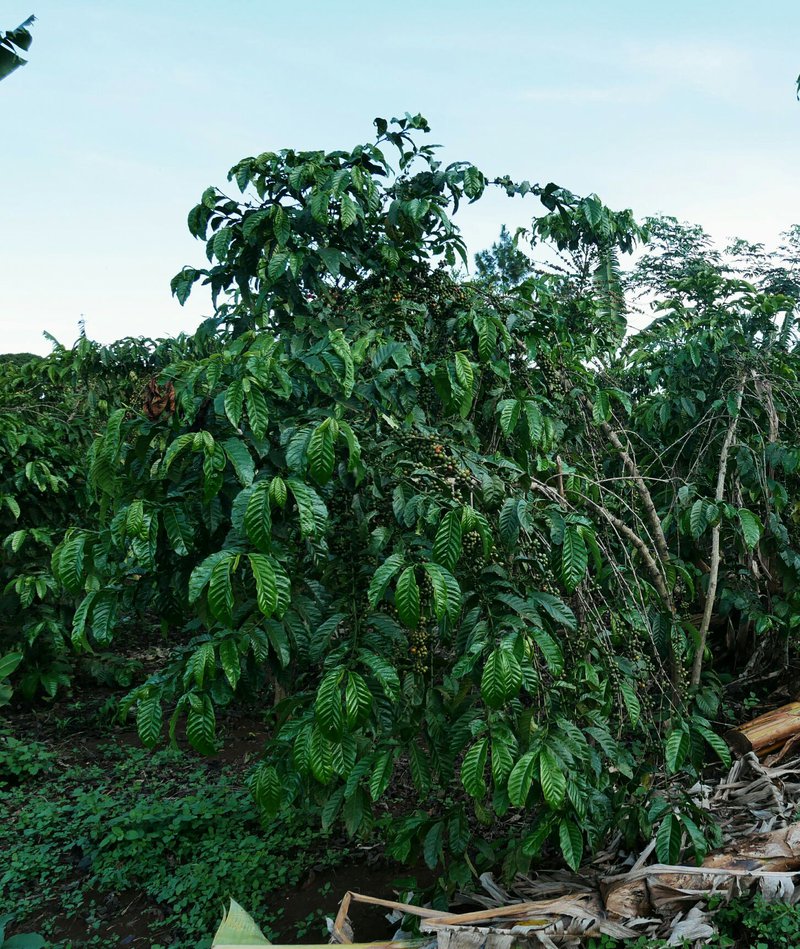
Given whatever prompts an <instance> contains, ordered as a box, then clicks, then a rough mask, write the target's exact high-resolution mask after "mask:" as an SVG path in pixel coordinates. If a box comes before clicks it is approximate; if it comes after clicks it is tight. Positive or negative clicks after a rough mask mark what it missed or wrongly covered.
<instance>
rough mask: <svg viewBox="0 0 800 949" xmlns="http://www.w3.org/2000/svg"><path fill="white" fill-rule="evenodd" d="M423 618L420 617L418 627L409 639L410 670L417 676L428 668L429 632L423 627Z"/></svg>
mask: <svg viewBox="0 0 800 949" xmlns="http://www.w3.org/2000/svg"><path fill="white" fill-rule="evenodd" d="M424 619H425V617H420V626H419V628H418V629H415V630H413V631H412V633H411V635H410V637H409V639H410V641H411V648H410V649H409V652H410V654H411V668H412V670H413V671H414V672H416V673H417V675H422V674H423V673H424V672H425V671H426V670H427V668H428V659H429V657H430V649H429V644H430V639H431V637H430V632H429V631H428V629H427V628H426V627H425V626H423V625H422V624H423V622H424Z"/></svg>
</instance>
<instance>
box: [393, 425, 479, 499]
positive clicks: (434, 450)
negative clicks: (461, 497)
mask: <svg viewBox="0 0 800 949" xmlns="http://www.w3.org/2000/svg"><path fill="white" fill-rule="evenodd" d="M397 441H398V443H399V444H400V445H401V446H402V447H404V448H406V449H407V450H408V451H409V454H411V455H413V457H414V460H415V461H416V462H417V466H418V467H419V468H420V469H421V470H422V471H425V472H429V473H430V474H436V475H438V476H439V477H441V478H447V479H449V480H451V481H452V482H453V486H454V487H455V488H458V489H461V490H462V491H464V492H469V491H470V490H471V489H472V487H473V485H474V483H475V479H474V478H473V476H472V474H471V472H470V470H469V468H464V467H461V466H460V465H458V463H457V462H456V459H455V458H454V457H453V455H452V454H451V453H450V451H449V450H448V449H447V447H446V446H445V445H444V444H443V443H442V442H441V441H440V439H439V438H438V437H437V436H436V435H432V434H422V433H420V432H400V433H399V434H398V435H397Z"/></svg>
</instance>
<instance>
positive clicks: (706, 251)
mask: <svg viewBox="0 0 800 949" xmlns="http://www.w3.org/2000/svg"><path fill="white" fill-rule="evenodd" d="M376 131H377V134H376V137H375V140H374V141H371V142H368V143H365V144H361V145H359V146H357V147H356V148H354V149H352V150H342V151H334V152H323V151H315V152H299V151H295V150H291V149H287V150H284V151H281V152H277V153H273V152H267V153H264V154H262V155H259V156H254V157H251V158H246V159H244V160H242V161H241V162H239V163H238V164H237V165H236V166H234V168H233V169H232V170H231V173H230V176H229V181H230V183H231V187H230V189H228V190H226V191H223V190H221V189H218V188H213V187H212V188H209V189H208V190H207V191H206V192H205V193H204V194H203V195H202V197H201V200H200V203H199V204H198V205H197V206H196V207H195V208H193V209H192V210H191V212H190V214H189V222H188V223H189V228H190V230H191V232H192V233H193V234H194V235H195V236H196V237H197V238H198V239H201V240H203V241H205V243H206V255H207V264H206V265H204V266H198V267H185V268H184V269H183V270H181V271H180V273H178V274H177V275H176V277H175V279H174V280H173V292H174V293H175V294H176V296H177V297H178V299H179V300H181V302H183V301H185V300H186V299H187V297H188V295H189V294H190V293H193V292H194V293H196V292H198V288H199V287H202V286H207V287H209V289H210V292H211V298H212V302H213V305H214V308H215V312H214V316H213V317H211V318H210V319H209V320H207V321H206V322H205V323H204V324H203V325H202V326H201V327H200V328H199V330H198V331H197V333H196V334H194V335H192V336H187V337H181V338H179V339H177V340H173V341H161V342H156V343H151V342H148V341H122V342H121V343H119V344H116V345H115V346H114V347H110V348H103V347H97V346H95V345H94V344H92V343H90V342H89V341H88V340H85V339H82V340H80V341H79V343H78V344H77V346H76V347H75V348H74V349H72V350H66V349H64V348H62V347H57V348H56V349H55V351H54V353H53V355H52V356H51V357H48V358H47V359H42V360H23V361H21V363H20V362H19V361H7V362H6V363H4V364H3V367H2V370H1V371H2V372H3V373H4V375H3V386H2V389H3V405H2V407H0V412H1V413H2V414H3V418H4V419H7V420H8V425H5V426H4V427H3V428H2V431H1V432H0V453H2V454H0V457H2V460H3V464H2V468H0V472H1V473H0V518H1V519H2V523H1V524H0V526H2V530H3V532H4V537H5V539H4V542H3V547H2V559H0V577H2V583H3V594H2V596H3V600H2V603H0V608H2V614H0V689H1V690H2V691H0V702H2V701H5V702H12V703H13V709H17V708H21V707H22V703H24V702H25V701H37V700H38V701H42V700H47V699H49V700H52V699H53V697H54V696H56V697H57V696H60V695H61V694H63V693H64V692H66V691H67V690H69V689H72V690H73V694H78V693H80V691H81V690H83V689H86V688H91V686H89V685H87V683H88V682H96V683H103V684H104V685H105V686H109V685H114V687H116V686H119V685H123V686H125V687H126V688H128V691H127V694H126V695H125V697H124V698H123V699H122V701H121V702H119V704H118V706H117V705H116V704H115V701H114V700H113V698H112V700H111V705H110V711H114V710H116V712H117V714H118V717H119V718H120V719H121V720H122V721H123V722H125V721H128V720H130V721H135V725H136V728H137V731H138V736H139V738H140V740H141V743H142V744H143V745H144V746H145V747H146V748H158V749H163V748H164V746H166V745H168V744H169V743H170V742H173V743H178V742H181V743H183V742H184V741H185V742H187V743H188V745H189V746H190V747H191V748H192V749H194V751H196V752H199V753H201V754H213V753H214V752H215V751H217V750H218V745H219V744H220V741H221V737H220V734H219V733H218V729H217V722H218V721H219V720H220V718H221V717H224V716H225V715H227V714H228V713H229V712H230V711H231V710H233V709H236V708H237V707H239V706H241V705H242V704H243V703H244V704H248V705H253V704H255V705H257V706H258V707H259V708H260V709H261V710H262V711H263V721H262V723H261V728H262V729H263V738H264V747H263V754H262V755H261V759H260V761H259V763H258V764H256V765H255V767H253V769H252V771H251V772H250V774H249V777H248V784H249V790H250V794H251V795H252V806H253V807H254V808H257V809H258V811H260V813H261V815H262V816H263V818H265V819H266V820H267V821H270V822H274V826H285V827H288V828H291V827H292V826H294V825H293V824H292V821H296V820H298V819H299V820H301V822H302V820H303V817H302V815H304V814H305V815H313V818H314V820H315V821H318V822H319V826H320V827H321V828H322V831H323V833H339V832H340V829H341V828H343V829H344V832H346V833H347V834H348V835H349V836H350V837H351V838H353V839H355V840H357V841H358V840H361V841H370V840H373V839H374V835H375V834H376V832H377V830H380V831H381V833H383V832H385V833H386V834H387V835H388V840H387V851H386V852H387V854H388V855H389V856H390V857H391V858H393V859H395V860H398V861H406V862H408V863H410V864H411V865H413V866H415V867H418V866H426V867H427V868H428V869H429V871H431V872H432V873H433V874H434V875H435V878H436V890H435V894H436V898H437V899H438V900H439V901H440V902H446V900H447V898H448V896H449V895H451V894H452V893H453V892H454V891H455V890H456V889H457V888H458V887H459V886H463V885H464V884H466V883H467V882H468V881H469V880H470V879H471V878H472V877H473V875H474V874H475V873H479V872H481V871H483V870H485V869H489V868H491V869H493V870H494V871H495V872H498V873H503V874H506V875H509V876H510V875H512V874H513V873H514V872H516V871H519V870H523V871H524V870H526V869H528V868H529V867H530V866H531V862H532V861H535V860H536V859H537V858H538V857H539V855H540V854H541V853H542V851H543V848H546V850H545V852H546V853H548V854H550V855H551V856H549V857H548V859H550V860H552V859H554V857H553V856H552V854H556V855H557V859H560V860H563V861H564V862H565V863H566V864H567V865H569V866H571V867H573V868H576V867H578V866H579V865H580V863H581V860H582V859H583V857H584V855H585V854H587V853H588V852H590V851H592V850H594V849H597V848H599V847H600V846H601V845H602V844H603V842H604V841H606V840H607V839H608V837H609V835H610V834H612V833H613V832H614V831H615V830H621V831H622V832H623V834H624V838H625V843H626V845H627V846H630V847H633V846H635V845H636V844H637V843H639V842H640V841H642V840H646V839H648V838H649V837H650V836H651V835H653V834H655V837H656V843H657V854H658V857H659V859H660V860H662V861H664V862H670V861H671V862H674V861H676V860H678V859H680V858H682V859H688V860H691V859H696V858H697V859H700V858H702V856H703V855H704V854H705V852H706V851H707V849H708V847H709V845H711V844H713V843H714V842H715V840H716V839H717V835H718V829H717V828H716V827H715V826H714V825H713V823H710V822H709V821H708V820H707V815H706V814H705V813H704V812H702V811H701V810H700V809H699V808H697V807H696V806H695V805H694V804H693V803H692V801H691V798H690V797H689V796H688V794H687V791H688V788H689V787H691V785H692V784H693V783H694V782H695V781H696V780H697V778H698V776H699V775H701V774H702V773H703V771H704V769H706V768H708V767H710V766H713V764H714V763H715V762H718V763H719V762H722V763H724V762H727V760H728V752H727V748H726V746H725V744H724V742H723V741H722V739H721V738H720V726H722V725H724V719H725V708H724V705H723V699H724V700H725V703H727V704H728V705H729V704H730V702H731V701H732V700H735V699H736V698H737V697H744V696H746V695H747V694H749V692H750V691H751V689H752V687H753V685H754V683H755V685H756V686H757V685H758V683H759V681H762V680H761V679H760V678H759V677H761V676H764V675H766V674H769V675H770V676H771V679H770V680H769V681H770V682H772V683H773V684H776V680H777V679H779V678H780V676H781V675H784V676H785V677H787V678H788V676H789V674H790V670H791V667H792V662H793V661H794V657H795V653H796V632H795V631H796V629H797V626H798V622H800V620H799V619H798V613H797V603H796V597H797V592H796V591H797V580H798V569H800V558H799V556H798V546H797V542H798V529H797V524H798V516H797V502H796V500H795V496H796V487H797V468H798V462H800V449H799V448H798V438H797V422H796V419H797V417H798V413H797V412H796V403H797V395H798V384H797V351H796V348H797V334H796V329H795V322H794V319H795V316H794V314H795V308H796V303H797V297H798V259H800V258H799V257H798V239H800V235H798V232H797V231H790V232H789V233H788V234H787V237H786V241H785V244H784V245H783V246H782V247H781V248H779V249H778V250H777V251H775V252H774V253H772V252H767V251H766V250H765V249H764V248H763V247H761V246H759V245H750V244H747V243H745V242H742V241H739V242H736V243H735V244H734V245H732V246H731V247H730V248H728V249H727V250H726V251H725V252H724V253H723V252H720V251H718V250H716V249H715V248H714V247H713V245H712V244H711V242H710V241H709V239H708V238H707V236H706V235H705V234H704V233H703V232H702V231H701V230H700V229H699V228H695V227H690V226H687V225H682V224H680V223H679V222H677V221H674V220H672V219H668V218H663V219H657V220H653V221H648V222H642V223H641V224H639V223H637V222H636V221H635V220H634V217H633V215H632V214H631V212H629V211H621V212H620V211H612V210H610V209H609V208H607V207H605V206H604V205H603V204H602V202H601V201H600V200H599V199H598V198H597V197H596V196H594V195H591V196H588V197H583V198H581V197H579V196H576V195H574V194H572V193H570V192H569V191H567V190H566V189H564V188H561V187H558V186H556V185H554V184H546V185H537V184H531V183H529V182H527V181H524V182H514V181H511V180H510V179H508V178H505V177H494V178H491V177H489V176H487V175H485V174H484V173H483V172H482V171H480V170H479V169H477V168H476V167H475V166H474V165H472V164H470V163H469V162H457V163H455V164H451V165H448V166H444V165H442V164H441V163H440V162H439V161H438V159H437V152H436V151H435V149H434V148H433V147H432V146H431V145H429V144H427V139H426V135H427V134H428V131H429V130H428V127H427V123H426V121H425V120H424V118H422V117H421V116H411V115H406V116H405V117H403V118H400V119H395V120H392V121H391V122H387V121H385V120H382V119H378V120H376ZM489 188H499V189H502V190H503V191H505V192H506V193H507V194H508V195H509V197H510V198H511V199H513V200H516V201H520V200H526V201H530V202H531V207H532V209H533V210H532V212H531V213H532V222H531V226H530V228H529V229H528V230H527V231H526V232H524V233H520V234H517V235H516V236H512V235H510V234H509V233H508V232H503V233H502V234H501V238H500V240H499V241H498V244H497V245H495V247H494V248H493V249H491V250H489V251H487V252H485V253H483V254H481V255H480V256H479V259H478V261H477V264H476V269H475V275H474V276H471V275H470V274H469V273H467V272H466V271H465V269H464V267H465V264H466V263H467V262H468V256H467V252H466V248H465V246H464V243H463V241H462V239H461V237H460V235H459V232H458V229H457V227H456V224H455V223H454V220H453V218H454V215H456V214H457V212H458V208H459V206H460V205H461V204H462V203H463V202H465V201H477V200H480V198H481V196H482V195H483V194H484V193H485V191H486V190H487V189H489ZM228 191H230V192H232V193H233V194H235V196H231V194H229V193H228ZM534 202H535V205H534ZM635 248H637V249H638V254H637V258H636V262H635V265H631V264H630V263H627V264H626V255H628V254H629V253H630V252H631V251H633V250H634V249H635ZM523 250H524V251H525V252H524V253H523ZM637 305H639V306H646V307H649V308H652V309H653V315H654V318H653V320H652V322H651V323H650V325H649V326H648V328H647V329H646V330H645V331H643V332H640V333H636V334H628V333H627V312H628V310H629V308H630V307H632V306H637ZM142 637H144V638H145V639H146V640H147V641H148V642H149V643H151V644H152V643H154V642H157V643H158V648H157V649H150V650H149V652H148V657H149V658H148V659H147V661H146V662H141V661H139V660H136V659H132V658H131V651H130V644H131V643H132V642H136V641H138V640H139V639H141V638H142ZM137 663H138V664H137ZM12 690H13V691H12ZM7 747H13V746H12V745H9V746H7ZM161 753H162V752H160V751H157V752H154V755H155V757H154V758H153V759H152V760H153V761H154V762H158V761H161V760H162V759H161V758H160V757H158V755H159V754H161ZM35 759H36V756H35V754H34V756H33V759H32V760H31V762H30V767H35ZM136 760H137V762H140V761H141V760H142V759H136ZM25 766H27V765H25ZM216 800H217V799H216V798H214V797H213V795H212V797H211V798H210V799H209V801H211V802H212V803H213V801H216ZM235 800H236V802H237V803H236V807H237V808H244V807H245V803H244V798H241V797H239V796H237V797H236V798H235ZM389 800H391V819H390V820H385V818H386V813H387V811H386V806H387V801H389ZM92 806H94V805H92ZM209 806H210V805H209ZM203 807H204V808H205V802H204V803H203ZM212 810H213V807H212ZM82 813H83V812H82ZM203 813H204V814H205V813H209V812H208V811H206V810H204V811H203ZM225 813H228V812H227V811H224V808H223V814H222V816H221V817H220V826H223V825H225V820H226V818H225ZM253 813H254V815H255V813H256V812H255V810H254V812H253ZM298 815H300V816H299V817H298ZM151 816H152V815H149V813H148V814H144V813H143V814H142V821H143V822H146V821H147V820H150V818H151ZM249 819H252V820H255V816H253V817H252V818H249ZM197 820H198V821H200V820H201V818H200V817H197ZM283 822H288V823H285V824H284V823H283ZM382 822H383V823H382ZM225 826H227V825H225ZM268 826H270V827H272V826H273V824H272V823H270V824H269V825H268ZM512 828H513V830H512ZM126 839H127V838H126ZM131 846H132V847H134V849H135V841H134V842H133V843H132V844H131ZM134 856H135V855H134V854H133V852H131V853H130V854H128V855H127V856H125V857H124V861H126V862H127V861H130V860H133V859H134ZM120 859H122V858H120ZM126 872H129V870H128V871H126ZM34 876H35V873H34V874H33V875H32V876H31V877H30V879H31V880H32V879H33V878H34ZM108 882H109V881H107V880H104V881H103V884H104V885H105V884H106V883H108ZM142 885H144V883H142ZM231 895H234V896H236V898H237V899H238V900H240V901H241V902H242V903H243V904H244V903H246V894H243V893H233V894H231ZM19 898H22V897H21V895H20V897H19ZM203 905H205V904H203ZM250 908H252V907H250ZM204 918H205V917H204ZM198 922H199V917H198ZM192 925H194V923H193V924H192Z"/></svg>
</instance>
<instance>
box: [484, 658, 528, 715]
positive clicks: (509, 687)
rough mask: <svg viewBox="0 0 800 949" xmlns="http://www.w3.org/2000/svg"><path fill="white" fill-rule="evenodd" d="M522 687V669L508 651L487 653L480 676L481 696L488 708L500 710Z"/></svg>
mask: <svg viewBox="0 0 800 949" xmlns="http://www.w3.org/2000/svg"><path fill="white" fill-rule="evenodd" d="M521 686H522V667H521V666H520V664H519V661H518V660H517V658H516V656H515V655H514V653H513V652H512V651H511V650H510V649H506V648H504V647H503V646H499V647H498V648H496V649H493V650H492V651H491V653H489V656H488V658H487V659H486V664H485V665H484V667H483V675H482V676H481V696H482V698H483V701H484V702H485V703H486V704H487V705H488V706H489V708H502V707H503V706H504V705H505V704H506V703H507V702H508V701H509V700H510V699H512V698H514V696H516V694H517V693H518V692H519V690H520V687H521Z"/></svg>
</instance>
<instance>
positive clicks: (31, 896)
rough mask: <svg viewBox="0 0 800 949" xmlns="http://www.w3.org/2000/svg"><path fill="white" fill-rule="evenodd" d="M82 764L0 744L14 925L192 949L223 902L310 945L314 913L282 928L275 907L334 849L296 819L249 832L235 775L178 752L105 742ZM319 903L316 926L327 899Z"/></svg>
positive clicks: (0, 886) (330, 862) (3, 831)
mask: <svg viewBox="0 0 800 949" xmlns="http://www.w3.org/2000/svg"><path fill="white" fill-rule="evenodd" d="M94 757H95V758H96V763H92V762H90V761H80V762H78V761H76V762H72V763H70V762H67V763H64V762H63V761H62V760H59V756H57V755H56V754H54V753H53V751H51V750H48V748H47V746H46V745H44V744H41V743H37V742H28V743H17V742H16V741H15V740H14V739H13V738H12V737H11V736H9V735H7V734H3V735H0V810H2V813H3V814H4V820H3V821H2V823H1V824H0V852H2V854H3V860H2V867H0V904H2V905H3V906H7V907H13V909H14V916H15V917H16V919H18V920H20V921H31V920H32V921H34V922H35V925H36V928H37V930H38V931H39V932H41V933H43V934H44V935H45V936H47V937H48V939H49V940H51V941H52V942H51V944H53V945H59V946H65V947H66V946H84V945H86V946H107V945H109V944H110V940H111V939H113V938H114V937H115V936H116V938H117V939H121V938H124V937H125V936H126V935H127V936H133V937H134V938H135V939H136V942H135V943H134V945H148V946H154V947H155V946H159V945H164V946H166V945H169V946H176V947H177V946H185V947H199V946H203V945H205V946H208V945H210V942H211V934H212V933H213V932H214V930H215V928H216V926H217V924H218V922H219V918H220V914H221V909H222V907H223V905H224V903H225V901H226V900H227V899H228V898H229V897H230V896H231V895H236V897H237V898H238V899H241V901H242V902H243V903H245V904H246V905H247V906H248V907H250V908H252V911H253V912H254V913H255V914H256V915H257V917H258V919H259V922H260V923H261V925H262V928H263V929H264V931H265V932H266V933H267V934H270V933H273V934H274V932H277V931H281V932H284V933H285V935H286V937H287V938H289V939H298V938H302V937H306V938H308V937H311V938H312V939H316V940H319V939H321V938H322V936H323V933H324V932H325V928H324V919H323V918H322V917H321V914H320V911H319V910H315V911H312V912H311V913H309V914H306V915H305V916H304V918H302V919H301V920H298V922H297V924H296V925H292V926H286V925H285V924H284V921H283V920H282V918H281V915H282V913H283V902H284V900H285V897H286V895H287V894H289V893H292V894H295V893H296V891H297V887H298V884H300V883H302V882H303V881H305V880H306V879H307V878H308V877H309V873H310V871H311V869H312V868H314V871H315V872H316V873H318V874H319V876H320V879H321V881H322V880H324V879H325V876H326V873H327V872H328V871H329V870H330V869H331V868H334V867H337V866H340V865H342V864H343V863H344V864H346V863H347V862H348V860H349V859H350V855H349V852H348V847H347V845H346V844H344V843H343V842H342V841H341V840H340V839H335V838H332V837H331V835H330V834H322V833H320V831H319V828H318V826H315V823H314V822H313V821H309V820H308V819H307V818H306V817H302V816H301V815H299V814H298V815H296V817H293V818H290V819H289V820H286V821H282V822H280V823H277V822H267V823H264V822H262V821H260V820H259V818H258V814H257V812H256V811H254V809H253V806H252V799H251V797H250V795H249V793H248V791H247V789H246V786H245V782H244V781H243V779H242V775H241V773H239V774H232V775H231V774H226V773H224V771H223V770H222V769H220V768H216V769H209V768H208V767H207V766H205V765H203V764H202V763H198V761H197V759H196V758H195V759H194V760H190V759H187V757H186V756H185V755H184V754H182V753H181V752H178V751H170V750H162V751H157V752H153V753H150V752H147V751H145V750H143V749H137V748H130V747H126V746H124V745H120V744H115V743H108V744H101V745H100V746H99V747H97V749H96V751H95V755H94ZM398 875H399V874H398ZM315 892H316V890H315ZM325 892H326V893H327V894H329V896H328V905H327V907H326V908H327V912H328V913H329V914H330V913H331V912H333V911H335V908H336V901H337V900H338V898H339V894H336V895H333V894H331V887H330V885H329V886H328V887H327V888H326V890H325ZM295 898H296V899H302V898H303V897H302V894H301V895H300V896H295ZM320 900H321V902H323V903H324V898H323V894H320ZM276 903H277V904H279V905H276ZM287 930H288V931H287ZM71 934H74V935H71Z"/></svg>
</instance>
